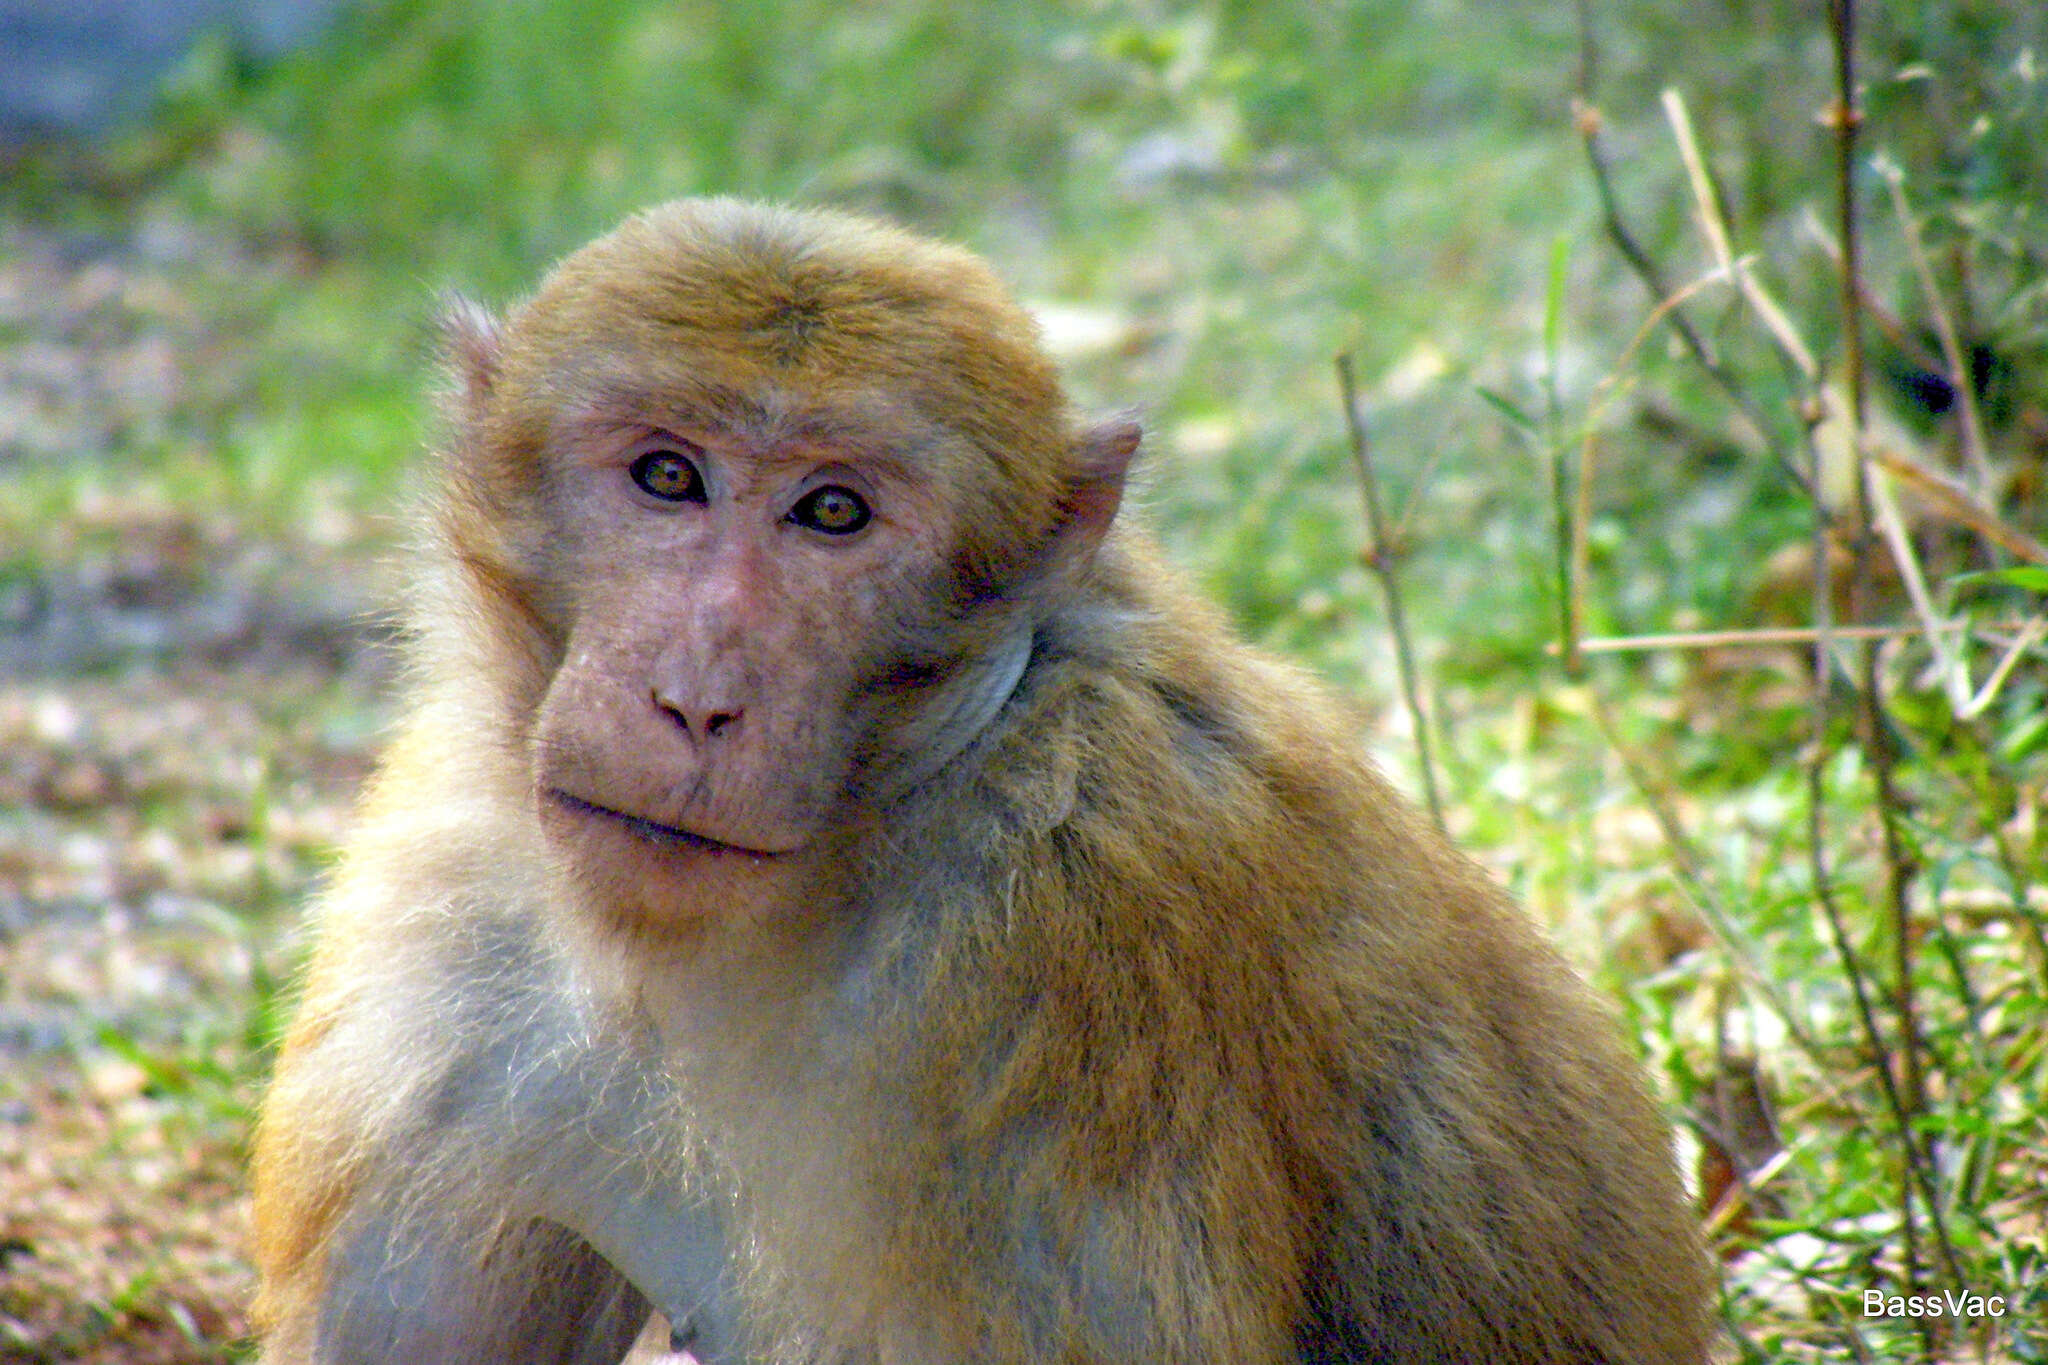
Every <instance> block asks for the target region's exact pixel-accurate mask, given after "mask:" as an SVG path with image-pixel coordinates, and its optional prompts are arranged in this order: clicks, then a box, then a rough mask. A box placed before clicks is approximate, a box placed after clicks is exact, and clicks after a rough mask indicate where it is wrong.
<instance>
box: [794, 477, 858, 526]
mask: <svg viewBox="0 0 2048 1365" xmlns="http://www.w3.org/2000/svg"><path fill="white" fill-rule="evenodd" d="M870 515H872V514H871V513H870V512H869V511H868V505H867V504H866V503H864V502H862V501H861V500H860V494H858V493H856V492H854V491H853V490H852V489H850V488H841V487H839V485H837V484H831V485H828V486H826V487H824V488H820V489H816V490H815V491H813V492H810V493H807V494H805V495H804V498H803V500H802V501H801V502H799V503H797V505H796V506H794V507H792V508H790V509H789V519H790V520H791V521H793V522H795V523H796V524H797V525H799V526H801V527H803V528H804V529H806V530H810V531H823V532H824V533H825V534H826V535H828V536H850V535H852V534H853V533H854V532H855V531H858V530H859V529H860V528H861V527H863V526H865V525H867V524H868V518H869V516H870Z"/></svg>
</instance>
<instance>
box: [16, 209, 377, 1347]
mask: <svg viewBox="0 0 2048 1365" xmlns="http://www.w3.org/2000/svg"><path fill="white" fill-rule="evenodd" d="M139 236H140V234H138V237H137V238H135V239H122V240H114V241H95V240H73V239H65V238H60V237H56V236H52V235H49V234H41V233H35V232H31V231H28V230H24V229H20V228H16V227H10V228H0V341H4V342H5V344H4V345H0V1361H7V1362H17V1361H21V1362H26V1361H37V1362H43V1361H49V1362H55V1361H65V1362H80V1363H81V1365H84V1363H87V1362H113V1361H121V1362H152V1363H153V1362H174V1361H176V1362H182V1361H214V1360H220V1359H226V1358H230V1357H231V1356H232V1355H233V1353H234V1352H235V1350H236V1347H235V1343H236V1342H237V1341H239V1340H240V1339H241V1338H243V1337H244V1336H245V1335H246V1332H247V1329H248V1320H247V1313H246V1305H247V1300H248V1296H249V1291H250V1289H251V1285H252V1279H251V1273H250V1270H249V1265H248V1257H247V1231H248V1229H247V1222H248V1219H247V1208H246V1195H245V1187H246V1182H245V1180H244V1178H243V1175H242V1162H243V1155H244V1144H245V1141H246V1132H247V1124H248V1120H249V1116H250V1113H251V1111H252V1108H253V1104H254V1101H255V1096H256V1094H257V1087H258V1083H259V1078H260V1073H261V1055H262V1049H263V1047H264V1045H265V1043H266V1041H267V1039H268V1037H269V1036H270V1033H271V1031H272V1030H273V1028H274V1024H275V1016H276V1014H277V1012H278V1004H279V1001H280V1000H281V999H282V997H283V994H284V990H285V986H284V983H286V982H287V981H288V980H289V978H290V974H291V972H292V970H293V966H294V963H295V962H296V960H297V958H298V955H299V952H300V948H299V940H298V934H297V931H296V928H295V924H296V916H295V914H294V907H295V906H296V905H297V904H298V903H299V902H300V901H301V900H302V899H303V897H304V895H305V894H306V892H307V890H308V888H309V887H310V886H311V885H312V884H313V882H314V881H315V880H316V879H317V877H318V875H319V871H320V868H321V867H322V865H323V863H324V860H325V859H326V857H327V856H328V853H329V850H331V849H332V848H333V846H334V845H335V843H336V841H337V839H338V838H339V836H340V833H341V831H342V830H343V828H344V827H345V823H346V820H347V812H348V807H349V803H350V801H351V799H352V793H353V791H354V789H355V788H356V786H357V785H358V784H359V782H360V781H361V779H362V777H363V775H364V773H365V772H366V770H367V767H368V762H369V755H370V753H371V751H372V749H373V748H374V743H375V738H376V735H377V733H378V727H379V725H380V724H381V716H382V714H383V712H382V706H381V702H380V698H381V697H382V695H383V693H384V690H385V684H386V681H387V678H388V672H389V665H388V650H387V648H386V647H385V644H384V642H383V637H382V632H381V631H380V630H379V628H378V627H377V626H376V624H375V621H374V614H373V612H372V608H373V606H374V605H375V602H376V588H375V584H376V582H377V580H378V577H379V570H378V568H377V565H378V564H379V563H380V562H381V559H380V557H381V555H382V554H383V547H382V546H380V545H379V544H378V543H377V540H376V538H375V536H374V534H373V533H372V532H371V531H370V530H368V529H367V528H366V527H365V526H364V525H360V524H357V523H355V522H352V521H348V520H346V519H341V520H338V521H337V520H336V519H334V518H327V519H326V520H325V523H324V524H319V525H311V526H306V527H300V526H287V527H282V528H280V527H263V528H258V527H253V526H252V525H251V524H250V518H248V517H247V516H246V515H245V514H244V515H238V514H236V513H234V512H230V511H226V510H220V509H216V508H208V507H205V506H203V505H202V506H194V505H190V504H189V503H187V502H185V501H181V500H180V499H178V498H177V497H175V496H173V495H171V494H169V493H167V492H166V490H165V488H164V486H163V481H162V480H158V479H154V478H152V477H150V476H149V471H148V468H147V464H146V459H147V456H146V455H138V453H137V452H138V451H140V452H150V451H162V450H172V451H175V450H176V449H177V448H178V446H179V444H180V443H181V442H182V441H185V440H188V439H199V438H197V437H187V436H185V435H184V434H183V433H182V431H181V428H182V426H183V425H184V424H186V423H188V422H189V421H190V413H191V412H192V410H193V409H194V407H195V406H212V405H216V404H218V403H220V402H222V401H231V400H232V397H233V393H232V386H233V384H234V382H235V380H234V375H233V372H232V367H231V366H229V365H225V364H224V363H223V357H224V356H228V355H231V354H232V350H233V344H234V339H233V338H232V337H231V336H224V335H222V334H220V333H219V332H218V331H216V330H212V329H211V328H210V326H209V322H208V319H207V317H206V315H205V310H204V309H202V308H200V307H199V306H197V305H196V304H195V301H194V299H193V297H192V294H191V292H190V289H191V286H190V279H191V272H190V271H189V270H188V269H183V268H181V267H180V265H179V264H178V262H177V261H176V260H171V261H163V260H158V259H155V258H153V255H152V252H151V251H150V250H149V249H148V248H147V247H146V245H138V241H139ZM226 268H232V263H230V265H229V266H228V267H226ZM203 283H204V282H203V281H202V286H203ZM124 462H125V463H124ZM96 464H99V465H104V466H106V467H107V468H109V469H129V470H137V471H139V472H137V473H135V474H134V475H133V476H132V477H131V476H127V475H118V474H117V475H105V474H103V473H101V472H100V471H96V470H95V468H94V466H95V465H96ZM66 470H73V471H76V472H77V473H78V475H79V482H78V484H77V488H78V489H79V491H78V492H77V493H76V494H75V495H66V496H65V497H64V499H63V505H62V506H60V507H58V508H55V509H52V508H49V507H47V506H44V505H39V501H38V499H39V498H42V499H44V500H47V495H33V496H32V495H30V494H28V493H26V492H25V491H24V490H25V489H27V488H28V487H29V486H30V483H31V482H36V483H37V484H38V485H39V486H46V485H47V484H48V483H49V481H50V480H49V475H50V474H51V473H52V471H56V472H58V473H59V474H60V475H61V474H62V473H63V472H64V471H66ZM31 474H34V475H36V476H38V477H37V479H36V480H34V481H31V480H30V479H29V478H28V476H29V475H31Z"/></svg>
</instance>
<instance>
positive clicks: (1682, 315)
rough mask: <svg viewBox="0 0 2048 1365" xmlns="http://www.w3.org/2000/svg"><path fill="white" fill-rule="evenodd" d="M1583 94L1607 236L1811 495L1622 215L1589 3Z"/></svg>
mask: <svg viewBox="0 0 2048 1365" xmlns="http://www.w3.org/2000/svg"><path fill="white" fill-rule="evenodd" d="M1578 13H1579V92H1578V94H1577V96H1576V97H1575V98H1574V99H1573V101H1572V121H1573V123H1574V125H1575V126H1576V127H1577V128H1578V131H1579V140H1580V142H1581V143H1582V144H1583V145H1584V146H1585V149H1586V162H1587V165H1588V166H1589V167H1590V168H1591V169H1592V172H1593V188H1594V190H1595V191H1596V192H1597V193H1598V194H1599V196H1600V214H1601V217H1602V219H1603V220H1604V221H1605V224H1606V228H1607V235H1608V237H1609V238H1610V239H1611V240H1612V241H1613V243H1614V246H1615V249H1616V250H1617V251H1619V252H1620V253H1621V258H1622V259H1623V260H1624V261H1627V262H1628V265H1629V268H1630V269H1631V270H1633V271H1635V273H1636V277H1637V278H1638V279H1640V280H1641V281H1642V282H1643V287H1644V288H1645V289H1646V290H1648V291H1649V294H1650V298H1651V300H1652V301H1653V302H1654V303H1655V304H1656V305H1657V307H1658V309H1659V311H1660V315H1661V316H1663V317H1664V319H1665V320H1666V321H1668V322H1669V323H1670V324H1671V330H1672V331H1673V332H1674V333H1676V334H1677V336H1678V339H1679V342H1680V344H1682V345H1683V346H1684V347H1685V349H1686V352H1687V354H1689V355H1691V356H1692V358H1693V360H1694V362H1695V363H1697V364H1698V365H1699V367H1700V369H1701V370H1702V371H1704V372H1705V373H1706V375H1707V377H1708V378H1709V379H1711V380H1713V381H1714V383H1715V385H1716V386H1717V387H1718V388H1719V389H1720V390H1721V392H1722V393H1723V394H1725V395H1726V396H1727V398H1728V401H1729V402H1730V403H1732V404H1734V405H1735V412H1736V415H1737V416H1739V417H1740V418H1741V419H1742V421H1743V422H1744V424H1745V425H1747V426H1748V427H1749V428H1750V432H1751V434H1752V436H1753V437H1754V439H1755V440H1756V443H1757V445H1758V446H1759V447H1760V448H1762V449H1763V450H1766V451H1769V452H1770V454H1771V456H1772V458H1773V459H1775V460H1776V461H1777V464H1778V467H1779V469H1780V470H1781V471H1783V473H1784V474H1785V476H1786V477H1787V478H1788V479H1790V480H1791V481H1792V482H1793V483H1795V484H1797V485H1798V486H1799V487H1800V488H1802V489H1805V491H1807V492H1808V493H1811V492H1812V491H1813V490H1812V489H1810V488H1808V487H1807V484H1806V474H1805V471H1803V470H1802V469H1800V468H1799V466H1798V464H1797V463H1795V462H1794V461H1793V460H1792V459H1791V458H1789V457H1788V456H1787V455H1786V454H1785V450H1784V443H1783V441H1782V440H1781V439H1777V438H1774V437H1773V435H1772V424H1771V423H1770V422H1769V421H1767V420H1766V419H1765V417H1764V413H1763V409H1762V408H1761V407H1759V406H1758V404H1757V403H1756V401H1755V399H1753V398H1752V397H1751V396H1750V393H1749V390H1748V389H1747V388H1746V387H1744V385H1743V384H1742V382H1741V381H1740V380H1739V379H1737V378H1736V376H1735V374H1734V372H1733V371H1731V370H1729V369H1728V367H1727V366H1725V365H1723V364H1722V363H1721V359H1720V357H1719V356H1718V355H1716V354H1715V353H1714V350H1713V348H1712V347H1711V346H1709V345H1708V344H1707V340H1706V338H1705V337H1703V336H1701V335H1700V333H1699V330H1698V329H1697V328H1695V327H1694V326H1693V325H1692V319H1691V318H1690V317H1688V316H1687V315H1686V312H1685V310H1684V309H1683V308H1682V307H1680V306H1678V303H1677V301H1676V300H1675V299H1674V297H1673V294H1672V290H1671V289H1670V287H1669V286H1668V285H1667V284H1666V283H1665V279H1664V272H1663V271H1662V270H1660V269H1658V267H1657V263H1656V261H1654V260H1652V259H1651V257H1650V253H1649V252H1648V251H1646V250H1644V248H1643V245H1642V242H1641V240H1640V239H1639V238H1638V237H1637V236H1636V233H1635V230H1634V229H1633V228H1631V227H1630V226H1629V223H1628V218H1627V216H1626V215H1624V214H1623V213H1622V211H1621V200H1620V197H1619V196H1618V195H1616V194H1615V192H1614V173H1613V163H1612V161H1611V159H1610V158H1609V157H1608V155H1607V145H1606V143H1605V141H1604V140H1603V139H1602V138H1601V135H1600V133H1601V125H1602V119H1601V117H1600V108H1599V106H1598V105H1597V104H1595V103H1594V100H1593V73H1594V70H1595V67H1596V65H1597V56H1598V48H1597V45H1596V44H1595V43H1594V41H1593V25H1592V18H1591V14H1590V10H1589V7H1588V4H1587V0H1579V5H1578Z"/></svg>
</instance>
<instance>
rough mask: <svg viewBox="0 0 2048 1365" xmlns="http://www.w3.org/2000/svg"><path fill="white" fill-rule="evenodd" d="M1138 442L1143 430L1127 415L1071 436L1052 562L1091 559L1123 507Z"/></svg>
mask: <svg viewBox="0 0 2048 1365" xmlns="http://www.w3.org/2000/svg"><path fill="white" fill-rule="evenodd" d="M1142 439H1144V432H1143V431H1142V430H1140V429H1139V426H1138V424H1137V422H1135V421H1134V420H1132V419H1131V418H1129V417H1117V418H1112V419H1111V420H1109V421H1106V422H1100V423H1097V424H1096V425H1094V426H1092V427H1089V428H1087V429H1086V430H1085V431H1082V432H1080V433H1079V434H1078V435H1076V436H1075V438H1074V447H1073V455H1072V457H1071V462H1070V463H1069V464H1068V466H1067V491H1066V495H1065V496H1064V497H1063V498H1061V500H1060V504H1061V510H1062V512H1063V513H1064V516H1063V517H1062V519H1061V523H1060V528H1059V531H1058V542H1057V548H1055V550H1054V551H1053V555H1054V559H1055V560H1056V562H1058V563H1059V564H1084V563H1086V562H1087V561H1088V560H1089V559H1090V558H1092V557H1093V556H1094V554H1095V547H1096V546H1098V545H1100V544H1101V543H1102V538H1103V537H1104V536H1105V535H1107V534H1109V528H1110V524H1111V523H1112V522H1114V521H1115V520H1116V513H1117V509H1118V508H1119V507H1121V506H1122V505H1123V500H1124V480H1125V478H1126V477H1128V476H1129V474H1130V472H1131V457H1132V456H1133V455H1135V454H1137V453H1138V442H1139V441H1140V440H1142Z"/></svg>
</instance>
